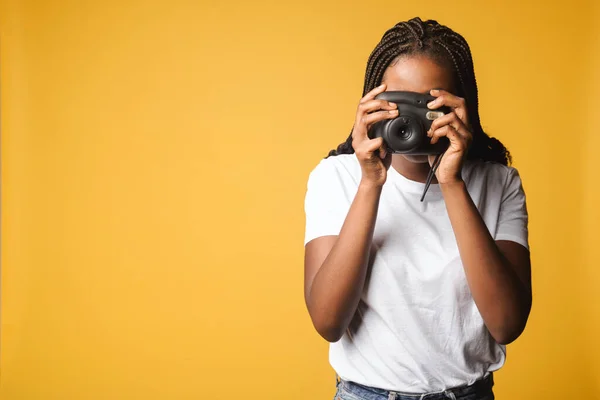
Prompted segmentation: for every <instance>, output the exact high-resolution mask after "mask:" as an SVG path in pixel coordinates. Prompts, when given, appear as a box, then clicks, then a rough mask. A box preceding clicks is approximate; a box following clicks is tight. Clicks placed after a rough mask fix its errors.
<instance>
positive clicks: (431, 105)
mask: <svg viewBox="0 0 600 400" xmlns="http://www.w3.org/2000/svg"><path fill="white" fill-rule="evenodd" d="M434 106H435V100H433V101H430V102H429V103H427V107H429V108H432V107H434Z"/></svg>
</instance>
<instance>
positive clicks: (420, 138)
mask: <svg viewBox="0 0 600 400" xmlns="http://www.w3.org/2000/svg"><path fill="white" fill-rule="evenodd" d="M375 98H376V99H381V100H386V101H389V102H391V103H396V104H397V105H398V116H397V117H396V118H394V119H385V120H383V121H378V122H376V123H374V124H373V125H372V126H371V128H370V129H369V133H368V136H369V138H371V139H374V138H377V137H382V138H383V142H384V143H385V145H386V146H387V148H388V151H389V152H390V153H395V154H410V155H435V154H441V153H442V152H444V151H445V150H446V148H447V147H448V145H449V143H450V141H449V140H448V138H446V137H442V138H440V140H439V141H438V142H437V143H435V144H431V143H430V140H431V138H429V137H428V136H427V131H428V130H429V128H430V127H431V123H432V122H433V120H434V119H436V118H438V117H440V116H442V115H444V114H447V113H449V112H450V111H451V110H450V109H449V108H448V107H439V108H437V109H435V110H430V109H429V108H428V107H427V103H429V102H430V101H433V100H435V99H436V98H435V97H433V96H431V95H429V94H422V93H416V92H405V91H388V92H383V93H380V94H379V95H377V96H376V97H375Z"/></svg>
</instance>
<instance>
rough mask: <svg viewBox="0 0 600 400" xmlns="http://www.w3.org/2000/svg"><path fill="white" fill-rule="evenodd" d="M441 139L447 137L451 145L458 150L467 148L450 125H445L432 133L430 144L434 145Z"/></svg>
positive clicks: (462, 138) (463, 140) (462, 139)
mask: <svg viewBox="0 0 600 400" xmlns="http://www.w3.org/2000/svg"><path fill="white" fill-rule="evenodd" d="M442 137H447V138H448V139H449V140H450V144H451V145H454V146H458V147H459V148H463V149H466V148H467V140H466V139H465V138H464V137H463V136H461V135H460V134H459V133H458V132H457V131H456V129H454V128H453V127H452V126H451V125H445V126H443V127H441V128H439V129H438V130H436V131H435V132H433V135H432V137H431V144H436V143H437V142H438V141H439V140H440V138H442Z"/></svg>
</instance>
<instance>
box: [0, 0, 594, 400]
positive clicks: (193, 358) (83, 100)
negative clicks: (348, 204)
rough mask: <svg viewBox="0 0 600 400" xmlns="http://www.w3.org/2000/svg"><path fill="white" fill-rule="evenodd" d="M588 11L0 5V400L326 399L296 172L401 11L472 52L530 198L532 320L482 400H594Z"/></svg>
mask: <svg viewBox="0 0 600 400" xmlns="http://www.w3.org/2000/svg"><path fill="white" fill-rule="evenodd" d="M593 3H594V1H593V0H589V1H583V0H582V1H577V0H573V1H564V2H549V1H538V2H533V1H530V2H521V1H518V0H513V1H486V2H483V1H476V0H473V1H450V2H449V1H425V2H422V1H398V0H393V1H388V0H382V1H379V2H364V1H347V2H332V1H329V2H328V1H323V0H310V1H304V2H283V1H254V2H246V1H223V2H219V1H204V2H202V1H201V2H198V1H180V0H170V1H123V2H121V1H115V0H106V1H74V0H71V1H67V0H64V1H58V0H45V1H43V0H38V1H33V0H22V1H19V0H3V1H1V3H0V4H1V6H0V29H1V31H0V33H1V36H0V39H1V41H0V46H1V47H0V48H1V53H0V56H1V57H0V58H1V63H2V65H1V84H2V87H1V117H2V125H1V128H2V281H1V283H2V287H1V289H2V292H1V296H2V299H1V300H2V312H1V319H2V320H1V342H0V344H1V356H0V398H1V399H2V400H20V399H27V400H29V399H45V400H54V399H56V400H59V399H60V400H65V399H67V400H69V399H84V400H88V399H89V400H96V399H232V398H244V399H329V398H332V396H333V393H334V379H335V378H334V373H333V371H332V370H331V368H330V367H329V365H328V359H327V357H328V355H327V343H326V342H325V341H324V340H322V339H321V338H320V337H319V336H318V334H317V333H316V332H315V331H314V329H313V328H312V325H311V322H310V319H309V317H308V314H307V312H306V310H305V306H304V300H303V294H302V284H303V283H302V279H303V272H302V268H303V266H302V262H303V261H302V258H303V247H302V240H303V233H304V214H303V199H304V198H303V196H304V191H305V185H306V179H307V176H308V173H309V172H310V170H311V169H312V168H313V167H314V166H315V165H316V163H317V162H318V161H319V159H320V158H321V157H322V156H324V155H325V154H326V153H327V151H328V150H329V149H330V148H332V147H334V146H336V145H337V144H339V143H340V142H341V141H343V140H344V139H345V137H346V135H347V134H348V132H349V130H350V128H351V125H352V119H353V115H354V111H355V107H356V104H357V102H358V100H359V98H360V96H361V90H362V85H363V77H364V75H363V74H364V68H365V64H366V60H367V57H368V55H369V53H370V51H371V50H372V49H373V47H374V46H375V45H376V43H377V41H378V40H379V39H380V37H381V35H382V34H383V33H384V31H385V30H386V29H388V28H389V27H391V26H392V25H393V24H394V23H396V22H398V21H400V20H404V19H408V18H411V17H413V16H415V15H419V16H421V17H422V18H424V19H426V18H433V19H438V20H439V21H440V22H442V23H444V24H448V25H449V26H451V27H452V28H454V29H456V30H457V31H459V32H460V33H462V34H463V35H464V36H465V37H466V38H467V40H468V41H469V43H470V45H471V48H472V51H473V54H474V59H475V66H476V73H477V78H478V82H479V89H480V94H481V98H480V99H481V114H482V121H483V124H484V127H485V128H486V129H487V130H488V132H490V133H491V134H492V135H494V136H497V137H498V138H500V139H501V140H502V141H503V142H504V143H505V144H506V145H507V146H508V147H509V149H510V150H511V151H512V153H513V156H514V160H515V166H516V167H517V168H518V169H519V170H520V172H521V174H522V177H523V180H524V184H525V189H526V192H527V194H528V205H529V210H530V215H531V225H530V233H531V245H532V251H533V283H534V307H533V311H532V315H531V319H530V322H529V325H528V328H527V330H526V332H525V333H524V335H523V336H522V337H521V338H520V339H519V340H518V341H517V342H516V343H514V344H512V345H510V346H509V355H508V361H507V365H506V366H505V368H504V369H503V370H502V371H501V372H499V373H498V374H497V375H496V381H497V385H496V393H497V398H498V399H512V400H518V399H528V400H529V399H559V398H560V399H563V398H586V399H595V398H596V399H597V398H600V394H599V393H600V364H599V363H598V362H597V360H598V359H600V345H599V341H598V332H599V331H600V306H599V305H598V298H599V296H598V290H597V286H598V284H599V283H600V268H599V266H600V251H599V244H598V239H597V238H598V235H597V234H596V226H597V225H598V222H600V212H599V211H598V204H600V189H599V185H598V181H599V178H598V173H597V171H598V163H597V161H598V149H600V139H599V137H600V135H599V131H598V123H597V120H598V112H597V107H598V104H597V103H598V98H599V93H600V75H599V73H598V71H600V58H599V56H598V54H600V39H599V38H600V29H599V28H597V27H596V26H595V25H596V24H597V23H598V21H599V19H598V16H599V14H598V9H597V6H595V5H594V4H593ZM594 7H596V10H593V8H594Z"/></svg>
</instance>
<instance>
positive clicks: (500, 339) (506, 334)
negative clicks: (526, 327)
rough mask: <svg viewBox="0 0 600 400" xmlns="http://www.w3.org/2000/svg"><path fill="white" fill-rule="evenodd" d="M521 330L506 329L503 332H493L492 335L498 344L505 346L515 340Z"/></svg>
mask: <svg viewBox="0 0 600 400" xmlns="http://www.w3.org/2000/svg"><path fill="white" fill-rule="evenodd" d="M522 332H523V331H516V332H510V331H507V330H506V331H503V332H496V333H495V334H494V333H493V334H492V337H493V338H494V340H495V341H496V342H497V343H498V344H501V345H504V346H506V345H509V344H511V343H512V342H514V341H515V340H517V339H518V338H519V336H521V333H522Z"/></svg>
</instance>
